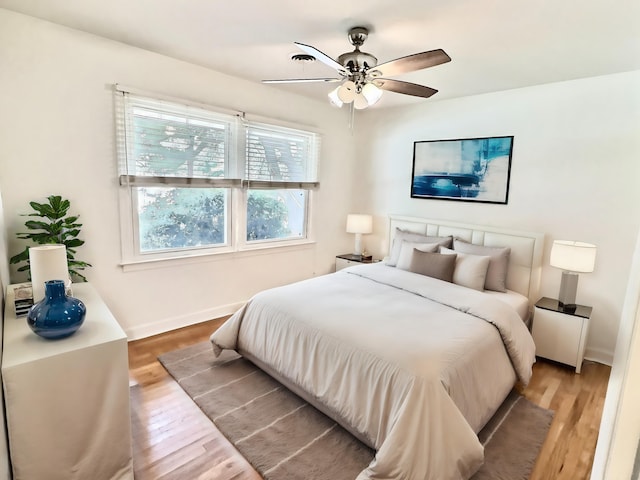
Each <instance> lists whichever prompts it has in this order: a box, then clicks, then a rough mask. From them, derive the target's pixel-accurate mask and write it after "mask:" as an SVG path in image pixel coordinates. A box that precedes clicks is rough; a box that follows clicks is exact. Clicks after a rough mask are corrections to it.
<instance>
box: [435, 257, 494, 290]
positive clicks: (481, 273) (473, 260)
mask: <svg viewBox="0 0 640 480" xmlns="http://www.w3.org/2000/svg"><path fill="white" fill-rule="evenodd" d="M440 253H444V254H446V255H454V254H457V255H458V257H457V258H456V268H455V270H454V271H453V283H455V284H456V285H462V286H463V287H467V288H473V289H474V290H480V291H483V290H484V282H485V280H486V277H487V270H488V269H489V261H490V259H491V258H490V257H488V256H483V255H472V254H470V253H462V252H458V251H454V250H450V249H448V248H446V247H440Z"/></svg>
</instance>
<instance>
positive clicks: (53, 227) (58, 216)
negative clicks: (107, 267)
mask: <svg viewBox="0 0 640 480" xmlns="http://www.w3.org/2000/svg"><path fill="white" fill-rule="evenodd" d="M47 200H48V203H37V202H29V205H31V208H33V210H35V213H27V214H23V215H22V216H26V217H38V218H40V219H41V220H28V221H27V222H25V224H24V225H25V227H27V228H28V229H29V230H30V231H29V232H19V233H16V236H17V237H18V238H19V239H21V240H32V241H33V242H35V243H36V244H39V245H46V244H60V245H64V246H65V247H66V249H67V265H68V267H69V274H70V275H72V276H75V277H77V278H78V279H81V280H82V281H83V282H86V281H87V279H86V277H85V276H84V275H82V274H81V273H80V271H81V270H84V269H85V268H87V267H90V266H91V264H89V263H87V262H83V261H81V260H77V259H76V258H75V256H76V248H78V247H79V246H81V245H83V244H84V240H80V239H79V238H78V235H80V227H82V224H81V223H78V218H79V215H70V216H67V212H68V210H69V208H70V207H71V202H69V200H66V199H63V198H62V197H61V196H60V195H50V196H49V197H47ZM9 262H10V263H11V264H20V263H24V265H21V266H20V267H19V268H18V271H19V272H25V271H29V270H30V268H29V247H28V246H27V247H25V249H24V250H23V251H22V252H20V253H19V254H17V255H14V256H13V257H11V259H10V260H9Z"/></svg>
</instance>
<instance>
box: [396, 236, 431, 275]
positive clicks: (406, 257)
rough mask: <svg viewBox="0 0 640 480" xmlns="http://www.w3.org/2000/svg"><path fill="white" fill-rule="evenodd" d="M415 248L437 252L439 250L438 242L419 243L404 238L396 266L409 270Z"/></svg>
mask: <svg viewBox="0 0 640 480" xmlns="http://www.w3.org/2000/svg"><path fill="white" fill-rule="evenodd" d="M414 248H415V249H417V250H420V251H421V252H431V253H435V252H437V251H438V244H437V243H418V242H409V241H407V240H402V245H401V246H400V255H399V256H398V262H397V263H396V268H399V269H401V270H409V265H411V257H412V256H413V249H414Z"/></svg>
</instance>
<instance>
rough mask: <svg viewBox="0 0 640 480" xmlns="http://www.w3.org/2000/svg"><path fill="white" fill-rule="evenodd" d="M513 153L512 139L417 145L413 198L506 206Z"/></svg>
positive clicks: (462, 140) (483, 139) (468, 139)
mask: <svg viewBox="0 0 640 480" xmlns="http://www.w3.org/2000/svg"><path fill="white" fill-rule="evenodd" d="M512 152H513V137H512V136H511V137H487V138H465V139H457V140H425V141H418V142H414V144H413V172H412V176H411V177H412V178H411V196H412V197H413V198H436V199H445V200H461V201H467V202H480V203H501V204H506V203H507V201H508V199H509V178H510V175H511V155H512Z"/></svg>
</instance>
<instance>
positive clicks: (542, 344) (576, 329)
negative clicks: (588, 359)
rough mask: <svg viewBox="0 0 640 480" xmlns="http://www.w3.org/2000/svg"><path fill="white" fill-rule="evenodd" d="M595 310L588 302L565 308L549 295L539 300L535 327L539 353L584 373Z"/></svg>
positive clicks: (533, 332)
mask: <svg viewBox="0 0 640 480" xmlns="http://www.w3.org/2000/svg"><path fill="white" fill-rule="evenodd" d="M591 311H592V308H591V307H586V306H584V305H577V306H576V308H575V310H573V311H565V310H563V309H562V307H561V306H560V304H559V302H558V300H555V299H553V298H547V297H543V298H541V299H540V300H538V302H537V303H536V305H535V311H534V314H533V330H532V334H533V341H534V342H535V344H536V355H537V356H539V357H543V358H547V359H549V360H554V361H556V362H560V363H564V364H567V365H571V366H572V367H575V369H576V373H580V370H581V369H582V361H583V360H584V349H585V346H586V343H587V335H588V333H589V319H590V317H591Z"/></svg>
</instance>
